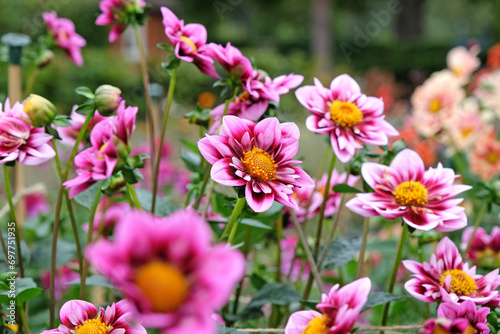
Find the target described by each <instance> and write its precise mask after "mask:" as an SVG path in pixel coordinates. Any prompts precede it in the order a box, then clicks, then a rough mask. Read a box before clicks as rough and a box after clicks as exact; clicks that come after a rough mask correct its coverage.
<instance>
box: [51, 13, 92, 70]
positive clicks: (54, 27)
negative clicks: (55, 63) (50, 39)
mask: <svg viewBox="0 0 500 334" xmlns="http://www.w3.org/2000/svg"><path fill="white" fill-rule="evenodd" d="M42 16H43V20H44V21H45V24H46V25H47V28H48V30H49V33H50V34H51V35H53V36H54V38H55V41H56V43H57V45H58V46H59V47H60V48H61V49H63V50H65V51H66V53H67V54H68V55H69V57H70V59H71V61H72V62H73V63H75V65H77V66H82V65H83V58H82V50H81V49H82V48H83V47H84V46H85V45H87V42H86V41H85V39H84V38H83V37H82V36H80V35H78V34H77V33H76V32H75V25H74V24H73V22H72V21H71V20H70V19H65V18H58V17H57V13H56V12H54V11H52V12H45V13H43V14H42Z"/></svg>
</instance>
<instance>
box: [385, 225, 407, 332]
mask: <svg viewBox="0 0 500 334" xmlns="http://www.w3.org/2000/svg"><path fill="white" fill-rule="evenodd" d="M407 237H408V226H407V225H406V224H404V225H403V231H402V233H401V240H399V245H398V251H397V253H396V259H395V260H394V265H393V267H392V272H391V280H390V281H389V288H388V289H387V292H389V293H392V292H393V291H394V284H395V283H396V276H397V274H398V268H399V265H400V264H401V258H402V257H403V249H404V245H405V241H406V238H407ZM390 305H391V303H390V302H389V303H387V304H385V308H384V313H383V316H382V326H385V325H386V323H387V316H388V315H389V307H390Z"/></svg>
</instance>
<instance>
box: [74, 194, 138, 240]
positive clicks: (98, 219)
mask: <svg viewBox="0 0 500 334" xmlns="http://www.w3.org/2000/svg"><path fill="white" fill-rule="evenodd" d="M101 203H102V202H101ZM101 203H99V206H101ZM130 210H131V208H130V205H129V204H128V203H124V202H121V203H112V204H111V205H110V204H104V205H102V206H101V210H99V211H98V212H96V214H95V217H94V231H95V232H97V231H99V229H102V234H103V235H104V236H105V237H106V236H110V235H113V231H114V229H115V227H116V224H117V223H118V222H119V221H120V220H121V218H122V217H123V215H126V214H127V213H129V212H130ZM82 229H83V230H84V231H88V230H89V223H85V224H83V225H82Z"/></svg>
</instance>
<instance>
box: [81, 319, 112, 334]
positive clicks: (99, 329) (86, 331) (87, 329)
mask: <svg viewBox="0 0 500 334" xmlns="http://www.w3.org/2000/svg"><path fill="white" fill-rule="evenodd" d="M75 330H76V332H75V334H108V333H109V330H110V327H106V324H105V323H103V322H102V321H101V319H90V320H85V322H84V323H83V325H80V326H76V327H75Z"/></svg>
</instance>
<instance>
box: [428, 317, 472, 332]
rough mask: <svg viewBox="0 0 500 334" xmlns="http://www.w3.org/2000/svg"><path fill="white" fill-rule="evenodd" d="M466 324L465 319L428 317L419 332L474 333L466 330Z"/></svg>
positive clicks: (467, 323) (467, 324)
mask: <svg viewBox="0 0 500 334" xmlns="http://www.w3.org/2000/svg"><path fill="white" fill-rule="evenodd" d="M468 326H469V322H468V321H467V319H455V320H449V319H442V318H439V319H429V320H427V321H426V322H425V324H424V328H423V329H422V331H420V334H474V332H471V333H469V332H467V329H468Z"/></svg>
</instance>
